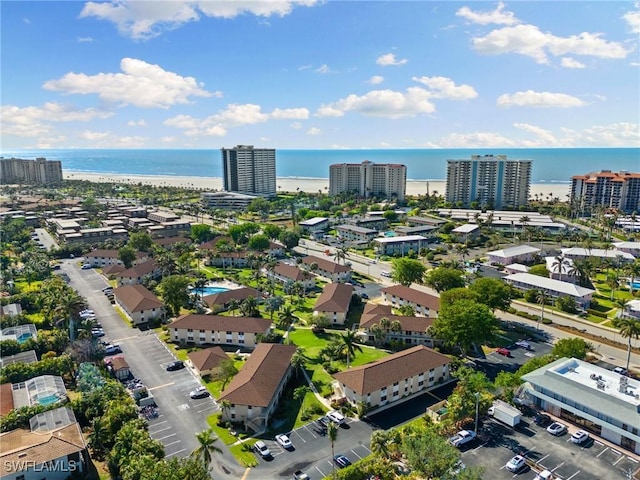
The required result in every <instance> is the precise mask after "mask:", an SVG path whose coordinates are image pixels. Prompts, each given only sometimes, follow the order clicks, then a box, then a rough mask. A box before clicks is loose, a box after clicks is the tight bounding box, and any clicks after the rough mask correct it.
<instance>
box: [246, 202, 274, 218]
mask: <svg viewBox="0 0 640 480" xmlns="http://www.w3.org/2000/svg"><path fill="white" fill-rule="evenodd" d="M270 211H271V203H269V200H267V199H266V198H264V197H257V198H255V199H253V200H252V201H251V203H250V204H249V205H247V212H251V213H257V214H259V215H260V218H262V219H266V218H267V217H268V216H269V212H270Z"/></svg>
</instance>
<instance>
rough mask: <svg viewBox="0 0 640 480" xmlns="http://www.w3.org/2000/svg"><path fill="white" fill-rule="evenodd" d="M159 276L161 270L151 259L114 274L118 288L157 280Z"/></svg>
mask: <svg viewBox="0 0 640 480" xmlns="http://www.w3.org/2000/svg"><path fill="white" fill-rule="evenodd" d="M161 276H162V269H161V268H160V265H158V262H156V261H155V259H153V258H152V259H150V260H147V261H146V262H142V263H139V264H138V265H134V266H133V267H131V268H128V269H126V270H124V271H122V272H120V273H116V274H115V277H116V279H117V280H118V285H120V286H122V285H135V284H138V283H143V282H145V281H147V280H157V279H158V278H160V277H161Z"/></svg>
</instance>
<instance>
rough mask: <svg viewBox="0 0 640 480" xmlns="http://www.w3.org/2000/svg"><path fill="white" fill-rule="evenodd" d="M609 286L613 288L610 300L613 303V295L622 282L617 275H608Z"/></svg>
mask: <svg viewBox="0 0 640 480" xmlns="http://www.w3.org/2000/svg"><path fill="white" fill-rule="evenodd" d="M607 285H608V286H609V288H611V297H610V300H611V301H613V295H614V293H615V291H616V289H617V288H618V287H619V286H620V281H619V280H618V276H617V275H616V274H615V273H609V274H608V275H607Z"/></svg>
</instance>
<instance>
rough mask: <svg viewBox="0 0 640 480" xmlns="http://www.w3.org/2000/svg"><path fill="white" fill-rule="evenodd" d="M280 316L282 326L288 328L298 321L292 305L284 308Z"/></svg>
mask: <svg viewBox="0 0 640 480" xmlns="http://www.w3.org/2000/svg"><path fill="white" fill-rule="evenodd" d="M279 316H280V321H281V322H282V324H283V325H286V326H287V327H288V326H289V325H291V324H292V323H293V322H294V321H295V319H296V316H295V314H294V310H293V306H292V305H285V306H284V307H282V310H281V311H280V315H279Z"/></svg>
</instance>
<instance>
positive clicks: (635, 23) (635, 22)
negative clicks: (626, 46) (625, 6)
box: [622, 4, 640, 33]
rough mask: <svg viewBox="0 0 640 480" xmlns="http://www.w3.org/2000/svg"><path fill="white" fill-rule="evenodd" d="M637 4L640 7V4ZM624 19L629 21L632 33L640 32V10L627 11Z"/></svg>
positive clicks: (628, 24)
mask: <svg viewBox="0 0 640 480" xmlns="http://www.w3.org/2000/svg"><path fill="white" fill-rule="evenodd" d="M636 6H639V7H640V4H636ZM622 19H623V20H624V21H625V22H627V26H628V27H629V31H630V32H631V33H640V11H638V10H636V11H634V12H627V13H625V14H624V15H623V16H622Z"/></svg>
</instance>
